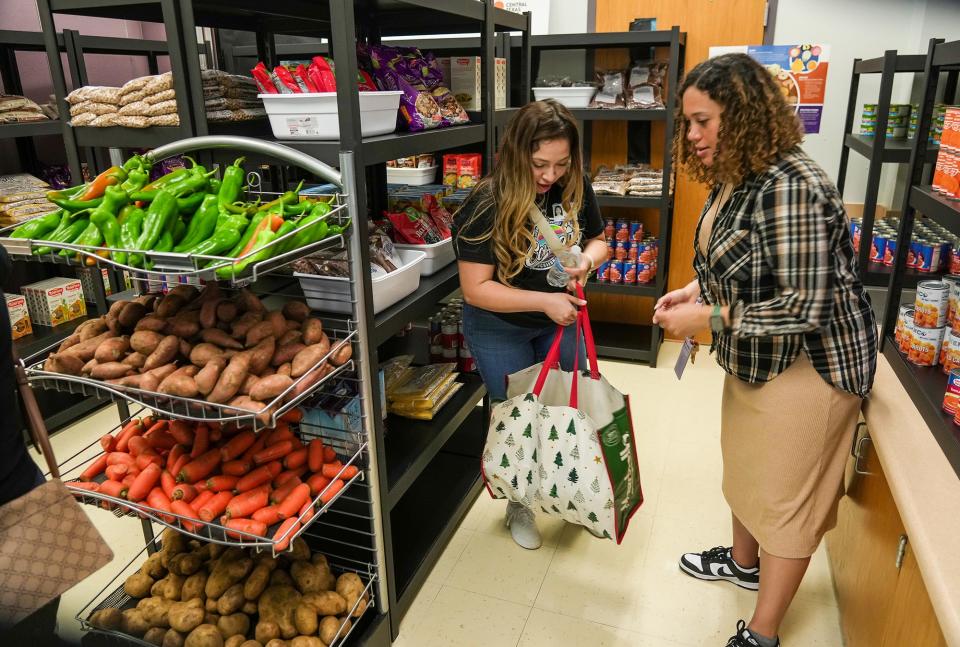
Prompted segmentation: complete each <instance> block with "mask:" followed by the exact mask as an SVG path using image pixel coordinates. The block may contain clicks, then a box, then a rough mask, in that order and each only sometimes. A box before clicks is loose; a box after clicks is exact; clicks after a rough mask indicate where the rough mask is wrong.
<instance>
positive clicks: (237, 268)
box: [217, 228, 277, 279]
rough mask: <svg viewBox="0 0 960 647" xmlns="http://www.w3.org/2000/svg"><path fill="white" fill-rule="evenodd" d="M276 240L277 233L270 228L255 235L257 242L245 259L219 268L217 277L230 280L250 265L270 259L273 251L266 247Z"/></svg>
mask: <svg viewBox="0 0 960 647" xmlns="http://www.w3.org/2000/svg"><path fill="white" fill-rule="evenodd" d="M276 238H277V232H275V231H273V230H272V229H270V228H266V229H263V230H262V231H260V233H259V234H257V240H256V242H255V243H254V245H253V249H251V250H250V253H249V254H248V255H247V257H246V258H244V259H243V260H242V261H238V262H236V263H233V264H231V265H226V266H224V267H221V268H219V269H218V270H217V276H218V277H219V278H221V279H231V278H233V277H235V276H237V275H239V274H243V272H244V271H245V270H246V269H247V268H248V267H250V265H253V264H255V263H259V262H260V261H263V260H266V259H268V258H270V256H271V254H272V253H273V251H274V250H273V249H270V248H268V247H267V246H268V245H269V244H270V243H272V242H273V241H274V240H276Z"/></svg>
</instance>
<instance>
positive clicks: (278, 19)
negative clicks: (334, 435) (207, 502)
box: [37, 0, 530, 647]
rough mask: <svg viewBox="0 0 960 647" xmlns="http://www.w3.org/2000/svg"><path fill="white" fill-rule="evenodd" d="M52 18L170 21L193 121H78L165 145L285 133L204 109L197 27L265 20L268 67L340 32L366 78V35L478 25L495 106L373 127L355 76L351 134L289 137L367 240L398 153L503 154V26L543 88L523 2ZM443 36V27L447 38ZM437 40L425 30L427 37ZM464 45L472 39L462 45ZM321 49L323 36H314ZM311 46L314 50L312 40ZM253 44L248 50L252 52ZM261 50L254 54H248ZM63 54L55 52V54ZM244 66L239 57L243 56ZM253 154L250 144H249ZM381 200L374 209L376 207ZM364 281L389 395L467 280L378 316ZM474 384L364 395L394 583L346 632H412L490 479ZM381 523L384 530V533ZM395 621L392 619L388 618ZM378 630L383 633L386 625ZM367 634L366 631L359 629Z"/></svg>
mask: <svg viewBox="0 0 960 647" xmlns="http://www.w3.org/2000/svg"><path fill="white" fill-rule="evenodd" d="M37 3H38V6H39V8H40V13H41V22H42V24H43V26H44V29H45V30H52V29H53V26H54V15H55V14H76V15H86V16H99V17H108V18H118V19H127V20H144V21H151V22H161V23H163V24H164V26H165V28H166V35H167V42H166V45H167V48H168V49H167V51H168V53H169V56H170V62H171V67H172V69H173V72H174V85H175V89H176V92H177V98H178V103H179V111H180V117H181V125H180V127H178V128H169V129H167V128H153V129H146V131H144V130H138V129H128V128H109V129H85V128H77V129H75V131H76V135H77V139H78V141H79V142H80V143H81V145H84V146H87V145H89V146H94V145H96V146H101V147H113V148H135V147H137V148H139V147H151V146H158V145H161V144H166V143H168V142H171V141H177V140H180V139H184V138H188V137H193V136H202V135H204V134H245V135H248V136H255V137H257V138H259V139H262V140H267V141H275V138H273V137H272V136H271V134H270V129H269V124H268V123H267V121H266V120H264V121H262V122H251V123H248V124H241V125H239V126H237V127H232V126H231V127H228V128H223V129H221V130H218V129H216V128H214V126H213V125H212V124H211V125H208V124H206V121H205V119H204V118H203V98H202V92H201V80H200V64H199V59H198V53H199V48H198V45H197V43H196V39H195V38H193V37H192V35H193V34H194V33H195V30H196V28H197V27H210V28H214V29H236V30H241V31H255V40H256V46H255V49H254V51H255V54H256V57H257V59H258V60H263V61H265V62H266V63H268V65H272V64H276V63H277V62H278V59H279V58H280V57H281V56H283V55H285V54H286V53H287V51H288V50H286V49H285V47H286V46H285V45H280V46H278V45H277V44H276V42H275V39H276V36H277V35H279V34H285V35H297V36H309V37H310V38H314V39H316V38H317V37H319V38H321V39H324V40H325V41H326V43H328V44H329V49H328V51H329V52H330V53H331V54H332V57H333V59H334V64H335V66H336V69H337V74H338V76H340V77H341V78H347V79H350V78H355V76H356V73H357V57H356V43H357V42H358V41H361V40H366V41H367V42H370V43H378V42H380V39H381V38H383V37H388V36H409V35H411V34H443V33H456V34H474V36H471V37H469V38H467V39H463V40H465V41H469V47H468V48H467V49H468V50H469V51H470V52H476V53H477V54H479V55H480V56H482V57H483V67H482V83H483V87H484V96H483V101H482V110H481V111H479V113H474V117H475V118H476V122H475V123H472V124H469V125H464V126H459V127H451V128H444V129H440V130H436V131H427V132H424V133H406V132H397V133H394V134H390V135H381V136H377V137H368V138H364V137H362V136H361V130H360V122H359V119H358V116H359V114H360V112H359V95H358V92H357V91H356V88H355V86H354V88H353V89H352V91H350V90H347V91H341V92H339V93H338V96H337V107H338V113H339V127H340V135H341V138H340V140H339V141H336V142H310V141H303V140H300V141H298V140H285V141H280V142H278V143H281V144H284V145H286V146H288V147H291V148H294V149H296V150H298V151H301V152H303V153H306V154H308V155H310V156H311V157H313V158H315V159H318V160H320V161H324V162H328V163H334V164H338V165H340V171H341V174H342V179H343V185H344V186H345V187H346V186H349V187H351V190H350V191H349V192H347V193H346V194H345V195H344V198H345V199H346V201H347V205H348V207H349V209H350V211H351V212H352V214H353V215H354V220H353V222H354V224H353V225H352V235H353V236H356V237H357V239H359V240H365V239H366V238H367V236H368V222H367V219H366V218H364V217H363V214H367V213H370V212H372V213H378V212H379V211H378V209H377V207H378V205H380V204H381V203H382V202H384V201H385V198H386V196H385V189H386V187H385V184H386V182H385V172H382V173H381V172H380V171H381V170H382V169H383V168H384V163H385V162H386V161H387V160H390V159H394V158H396V157H401V156H405V155H411V154H416V153H426V152H434V151H440V150H449V149H456V148H461V147H476V148H479V149H481V150H482V151H483V154H484V158H485V163H486V165H487V168H489V167H490V164H491V163H492V161H493V158H494V150H495V141H496V129H497V124H498V123H500V124H502V123H505V119H506V118H507V117H508V116H509V114H510V112H511V111H510V110H509V109H508V110H501V111H495V110H494V98H495V95H494V91H493V84H494V53H495V51H496V47H497V43H498V42H501V43H506V42H507V41H506V40H505V39H506V38H507V36H505V35H500V34H502V33H504V32H516V31H520V32H522V33H523V34H524V36H523V37H522V38H521V39H519V40H520V43H521V47H520V53H519V55H518V57H517V58H515V59H514V61H515V62H514V65H515V68H514V69H519V70H520V73H521V79H522V81H521V85H522V89H523V93H524V96H529V93H530V90H529V88H530V68H529V60H530V58H529V52H530V49H529V44H530V39H529V31H530V16H529V14H527V15H520V14H514V13H511V12H507V11H504V10H502V9H499V8H497V7H495V6H494V3H493V0H484V1H483V2H476V1H475V0H378V1H377V2H376V3H372V4H368V3H361V2H355V0H324V1H322V2H308V1H306V0H272V1H271V2H269V3H264V2H254V1H253V0H232V1H231V2H230V3H225V2H222V1H220V0H182V1H178V0H124V1H123V2H116V0H37ZM437 40H438V41H439V40H440V39H437ZM431 42H433V41H432V39H430V40H428V41H423V40H421V41H418V42H417V43H416V44H417V45H418V46H419V47H421V48H428V46H429V44H430V43H431ZM45 43H46V45H47V52H48V55H49V56H50V58H51V67H52V69H53V71H54V76H55V77H56V76H60V77H61V78H62V76H63V70H62V66H60V64H59V57H58V56H56V55H55V54H54V47H53V42H52V41H51V39H50V38H47V39H46V41H45ZM461 44H462V43H461ZM305 47H309V51H310V52H314V53H316V52H317V49H316V48H317V45H316V44H315V43H314V44H307V45H306V46H305ZM301 51H302V50H301ZM247 53H248V52H243V54H247ZM249 53H252V52H249ZM54 58H56V59H57V61H56V63H54V61H53V59H54ZM234 69H236V68H234ZM248 159H250V156H248ZM368 207H369V208H368ZM359 247H360V251H359V252H358V254H357V258H358V259H359V262H360V264H361V265H368V264H369V250H368V249H367V248H366V246H365V245H360V246H359ZM355 278H356V282H355V289H356V290H357V291H358V292H360V293H362V294H363V295H366V296H365V298H364V299H362V300H360V301H358V302H357V303H358V306H359V307H360V312H359V313H358V315H357V317H358V321H359V322H361V323H360V330H359V331H358V341H359V342H360V345H359V348H360V349H361V352H360V353H359V356H357V355H355V360H356V361H358V365H359V366H361V367H364V368H363V369H362V370H363V371H370V370H371V369H370V367H374V368H373V370H372V371H371V372H372V379H370V375H369V374H363V373H361V375H360V377H362V378H363V381H364V382H365V383H368V384H369V388H370V389H372V392H373V394H375V395H376V396H378V395H379V393H380V387H379V385H378V381H377V379H376V370H375V367H376V366H378V364H379V362H380V360H381V357H380V355H379V346H380V345H381V344H383V343H384V342H386V341H387V340H389V339H391V338H392V337H393V336H394V335H395V334H396V333H397V332H399V331H400V330H402V328H403V327H404V326H405V325H406V324H407V323H408V322H410V321H412V320H414V319H417V318H419V317H422V316H424V315H426V314H428V313H430V312H431V311H432V310H433V309H435V308H436V304H437V302H438V301H440V300H441V299H442V298H443V297H445V296H447V295H449V294H450V293H451V292H453V291H455V290H456V289H457V288H458V286H459V280H458V275H457V272H456V266H455V265H452V266H449V267H447V268H444V269H442V270H441V271H440V272H438V273H437V274H435V275H434V276H431V277H423V278H422V280H421V284H420V288H419V289H418V290H417V291H416V292H415V293H413V294H411V295H410V296H408V297H407V298H405V299H403V300H401V301H400V302H399V303H398V304H396V305H394V306H393V307H391V308H388V309H386V310H385V311H383V312H381V313H379V314H377V315H376V316H374V314H373V311H372V299H371V298H370V295H371V294H372V286H371V282H370V275H369V272H361V273H360V275H359V276H356V277H355ZM461 381H463V382H464V386H463V387H462V388H461V390H460V391H459V392H458V393H457V394H456V396H455V397H454V398H453V399H452V400H451V402H450V403H448V405H447V406H446V407H445V408H444V409H443V410H442V411H441V413H440V415H439V416H438V417H437V419H435V420H433V421H430V422H422V421H414V420H407V419H403V418H399V417H394V416H386V417H385V416H383V415H382V414H383V412H382V411H381V405H380V398H379V397H370V398H365V400H364V407H365V410H364V420H365V426H368V428H369V433H370V435H371V437H373V438H375V442H371V445H372V446H373V445H375V447H376V449H375V457H376V461H375V463H376V465H377V467H376V474H375V475H374V476H375V480H376V481H377V482H378V486H377V487H376V488H374V487H371V488H369V489H370V490H371V495H370V496H371V497H372V498H371V502H372V503H373V505H375V507H377V508H378V509H379V519H378V521H379V523H380V524H381V525H382V528H381V530H382V532H380V533H378V532H374V533H367V535H368V539H369V541H371V542H373V543H374V544H375V545H376V549H377V551H378V553H379V552H380V551H382V559H383V563H382V568H379V567H378V572H379V580H380V582H381V583H382V584H383V593H384V594H383V595H378V596H377V600H378V602H379V603H380V604H381V606H380V607H379V611H380V613H379V615H377V617H376V619H375V620H374V621H373V622H372V624H371V627H372V628H370V629H367V630H366V632H365V633H363V634H362V635H360V632H357V634H356V635H355V636H353V637H351V640H350V641H349V642H348V643H347V644H348V645H352V644H367V645H376V646H378V647H379V646H380V645H386V644H388V643H389V641H390V640H391V639H392V638H395V637H396V636H397V635H398V634H399V626H400V621H401V619H402V618H403V616H404V614H405V613H406V612H407V610H408V609H409V607H410V605H411V604H412V602H413V600H414V598H415V597H416V595H417V592H418V591H419V589H420V586H421V585H422V583H423V582H424V581H425V580H426V578H427V576H428V575H429V573H430V571H431V569H432V568H433V565H434V564H435V563H436V560H437V559H438V558H439V556H440V554H441V553H442V551H443V549H444V548H445V547H446V544H447V542H448V541H449V539H450V537H451V536H452V535H453V533H454V532H455V531H456V529H457V527H458V525H459V524H460V521H461V520H462V519H463V517H464V515H465V514H466V512H467V511H468V510H469V507H470V506H471V505H472V503H473V501H474V499H475V498H476V496H477V494H478V493H479V491H480V488H481V484H482V480H481V476H480V470H479V466H480V455H481V451H482V445H483V440H484V438H485V435H486V420H487V416H488V405H487V404H486V393H485V389H484V388H483V385H482V383H481V382H480V380H479V379H478V378H476V377H474V376H470V375H464V376H463V377H462V378H461ZM378 535H379V536H378ZM384 627H386V629H384ZM374 628H375V629H376V631H374ZM357 636H359V637H357Z"/></svg>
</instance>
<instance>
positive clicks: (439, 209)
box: [423, 193, 453, 240]
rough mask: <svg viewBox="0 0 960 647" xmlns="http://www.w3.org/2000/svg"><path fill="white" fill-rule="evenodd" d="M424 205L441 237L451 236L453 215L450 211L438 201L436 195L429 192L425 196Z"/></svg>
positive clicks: (444, 238)
mask: <svg viewBox="0 0 960 647" xmlns="http://www.w3.org/2000/svg"><path fill="white" fill-rule="evenodd" d="M423 206H424V208H425V209H426V210H427V214H429V216H430V220H431V221H432V222H433V226H434V227H436V229H437V232H438V233H439V234H440V237H441V238H442V239H443V240H446V239H447V238H450V236H451V235H452V234H451V233H450V227H451V226H452V225H453V216H452V215H451V214H450V212H449V211H447V210H446V209H445V208H444V207H443V205H441V204H440V203H439V202H437V197H436V196H435V195H432V194H429V193H428V194H424V196H423Z"/></svg>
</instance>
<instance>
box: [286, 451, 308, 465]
mask: <svg viewBox="0 0 960 647" xmlns="http://www.w3.org/2000/svg"><path fill="white" fill-rule="evenodd" d="M306 463H307V448H306V447H302V448H300V449H295V450H294V451H292V452H290V453H289V454H287V455H286V456H284V458H283V466H284V467H286V468H287V469H288V470H293V469H297V468H298V467H300V466H301V465H306Z"/></svg>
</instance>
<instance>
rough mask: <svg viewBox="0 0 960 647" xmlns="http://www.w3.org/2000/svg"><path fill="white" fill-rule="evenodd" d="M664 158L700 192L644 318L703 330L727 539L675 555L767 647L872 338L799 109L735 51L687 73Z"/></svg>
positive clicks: (822, 520)
mask: <svg viewBox="0 0 960 647" xmlns="http://www.w3.org/2000/svg"><path fill="white" fill-rule="evenodd" d="M679 96H680V97H681V101H682V104H681V105H680V106H678V107H677V123H678V124H679V126H678V128H677V135H676V138H675V140H674V150H675V155H676V158H677V159H678V160H679V162H680V164H681V165H682V166H683V167H684V169H685V170H686V172H687V173H689V174H690V175H691V176H692V177H694V178H696V179H697V180H699V181H700V182H703V183H705V184H708V185H710V186H712V190H711V192H710V195H709V197H708V198H707V202H706V204H705V205H704V208H703V212H702V213H701V216H700V222H699V225H698V227H697V231H696V234H695V238H694V241H695V242H694V246H695V259H694V268H695V270H696V275H697V277H696V279H695V280H693V281H692V282H691V283H690V284H689V285H687V286H686V287H684V288H682V289H679V290H674V291H672V292H670V293H668V294H666V295H665V296H663V297H662V298H661V299H660V300H659V301H658V302H657V304H656V308H655V314H654V321H656V322H657V323H659V324H660V325H662V326H663V327H665V328H666V329H667V330H668V331H670V332H672V333H673V334H674V335H677V336H680V337H687V336H692V335H694V334H696V333H698V332H700V331H702V330H707V329H709V330H711V331H712V334H713V345H712V348H711V351H715V352H716V358H717V362H718V363H719V364H720V366H721V367H722V368H723V369H724V370H725V371H726V372H727V376H726V379H725V381H724V386H723V400H722V410H721V434H720V446H721V451H722V454H723V494H724V497H725V498H726V500H727V502H728V504H729V505H730V509H731V511H732V513H733V545H732V546H731V547H726V546H721V547H717V548H714V549H711V550H707V551H704V552H700V553H687V554H685V555H683V556H682V557H681V559H680V568H681V569H682V570H683V571H684V572H685V573H687V574H689V575H691V576H693V577H696V578H699V579H702V580H726V581H729V582H732V583H733V584H736V585H737V586H740V587H743V588H745V589H750V590H759V595H758V599H757V604H756V608H755V610H754V613H753V617H752V619H751V620H750V622H749V623H744V622H743V621H742V620H741V621H740V622H739V623H738V625H737V633H736V634H735V635H734V636H733V637H732V638H730V640H729V642H728V643H727V645H728V647H748V646H750V647H757V646H759V647H774V646H776V645H779V644H780V643H779V639H778V637H777V634H778V632H779V628H780V623H781V621H782V620H783V617H784V615H785V614H786V612H787V608H788V607H789V605H790V602H791V601H792V600H793V596H794V595H795V594H796V591H797V587H798V586H799V585H800V581H801V580H802V579H803V575H804V573H805V571H806V569H807V566H808V564H809V563H810V556H811V555H812V554H813V553H814V552H815V551H816V549H817V546H818V545H819V544H820V540H821V538H822V537H823V535H824V533H825V532H826V531H828V530H830V529H831V528H833V527H834V526H835V525H836V515H837V504H838V502H839V498H840V495H841V494H842V485H843V475H844V468H845V465H846V458H847V453H848V451H849V447H850V443H851V442H852V438H853V433H854V429H855V427H856V424H857V417H858V414H859V411H860V404H861V401H862V399H863V398H864V397H865V396H866V395H867V393H868V392H869V391H870V388H871V386H872V384H873V377H874V373H875V371H876V355H877V333H876V324H875V321H874V316H873V311H872V310H871V306H870V301H869V299H868V297H867V295H866V293H865V291H864V289H863V286H862V285H861V283H860V280H859V278H858V273H857V266H856V255H855V254H854V251H853V244H852V242H851V238H850V233H849V228H848V221H847V217H846V213H845V211H844V207H843V201H842V199H841V196H840V194H839V193H838V191H837V189H836V187H835V186H834V185H833V183H832V182H831V181H830V180H829V178H827V176H826V174H825V173H824V172H823V170H822V169H821V168H820V167H819V166H818V165H817V164H816V163H815V162H814V161H813V160H811V159H810V158H809V157H808V156H807V155H806V153H804V152H803V150H802V149H801V148H800V141H801V139H802V135H801V131H800V125H799V122H798V120H797V118H796V116H795V115H794V114H793V113H792V111H791V110H790V109H789V107H788V106H787V104H786V102H785V100H784V97H783V95H782V94H781V92H780V89H779V88H778V87H777V85H776V83H775V82H774V80H773V78H772V77H771V75H770V74H769V73H768V72H767V70H766V69H765V68H763V67H762V66H761V65H760V64H759V63H757V62H756V61H754V60H753V59H751V58H750V57H749V56H747V55H745V54H727V55H724V56H718V57H717V58H713V59H710V60H708V61H705V62H703V63H700V64H699V65H697V66H696V67H695V68H694V69H693V70H691V71H690V73H689V74H688V75H687V77H686V79H685V80H684V82H683V84H682V86H681V88H680V93H679Z"/></svg>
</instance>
